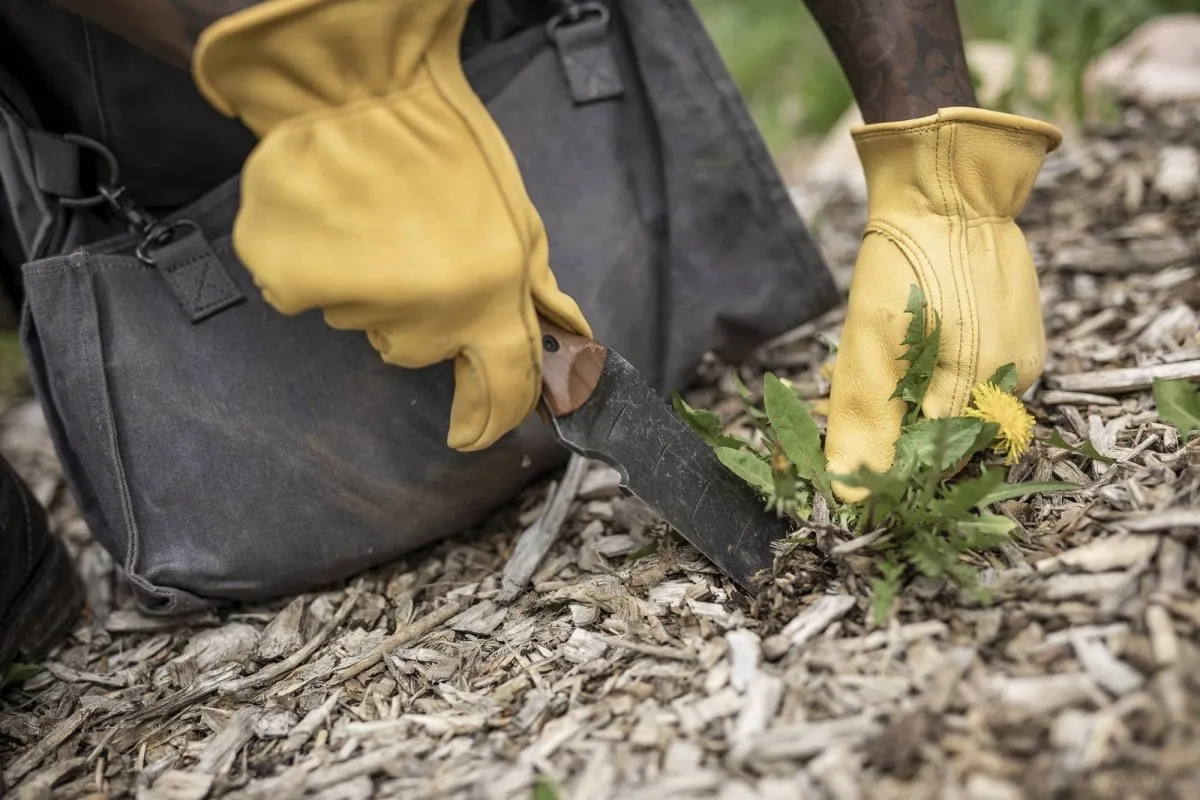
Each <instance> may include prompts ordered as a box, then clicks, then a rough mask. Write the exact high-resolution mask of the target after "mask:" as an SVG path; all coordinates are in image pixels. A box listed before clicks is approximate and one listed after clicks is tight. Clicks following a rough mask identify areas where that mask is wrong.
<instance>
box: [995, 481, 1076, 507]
mask: <svg viewBox="0 0 1200 800" xmlns="http://www.w3.org/2000/svg"><path fill="white" fill-rule="evenodd" d="M1082 488H1083V487H1082V486H1080V485H1079V484H1077V483H1063V482H1062V481H1047V482H1044V483H1038V482H1034V481H1030V482H1029V483H1005V484H1001V485H999V486H997V487H996V488H995V489H993V490H992V491H990V492H988V494H987V496H986V497H984V498H983V499H982V500H980V501H979V503H978V505H979V506H980V507H983V506H990V505H991V504H992V503H1000V502H1003V501H1005V500H1012V499H1013V498H1014V497H1025V496H1026V495H1030V494H1046V493H1048V492H1074V491H1076V490H1078V489H1082Z"/></svg>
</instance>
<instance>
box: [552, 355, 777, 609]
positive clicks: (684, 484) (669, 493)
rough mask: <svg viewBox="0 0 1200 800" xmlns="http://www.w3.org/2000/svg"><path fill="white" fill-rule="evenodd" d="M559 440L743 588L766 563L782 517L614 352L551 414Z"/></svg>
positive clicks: (752, 583) (749, 587)
mask: <svg viewBox="0 0 1200 800" xmlns="http://www.w3.org/2000/svg"><path fill="white" fill-rule="evenodd" d="M551 419H552V423H551V424H552V425H553V426H554V429H555V431H556V433H557V436H558V439H559V441H561V442H562V444H563V445H564V446H565V447H567V448H568V449H570V450H572V451H574V452H576V453H579V454H580V455H582V456H585V457H587V458H594V459H597V460H599V461H603V462H605V463H607V464H609V465H611V466H612V467H614V468H615V469H617V471H618V472H620V473H621V477H622V486H623V487H624V488H625V489H626V490H628V491H630V492H632V493H633V494H635V495H637V496H638V497H640V498H641V499H642V500H643V501H645V503H646V504H647V505H649V506H650V507H651V508H652V509H654V511H655V512H656V513H657V514H658V515H659V516H661V517H662V518H663V520H665V521H666V522H667V523H668V524H670V525H671V526H672V527H673V528H675V530H677V531H679V533H680V534H681V535H682V536H683V537H684V538H685V539H687V540H688V541H689V542H691V543H692V544H693V545H694V546H695V547H696V548H697V549H698V550H700V552H702V553H703V554H704V555H705V556H707V557H708V558H709V560H711V561H712V562H713V563H714V564H715V565H716V566H717V567H718V568H719V569H721V570H722V571H723V572H725V573H727V574H728V575H729V576H730V577H731V578H732V579H733V580H734V581H735V582H736V583H737V584H738V585H739V586H741V587H742V588H743V589H745V590H747V591H753V590H754V588H755V583H756V581H755V576H756V574H757V573H759V572H760V571H762V570H766V569H769V568H770V567H771V563H772V559H773V553H772V551H771V543H772V542H776V541H779V540H780V539H783V538H785V537H786V536H787V535H788V534H789V533H790V532H791V530H792V526H791V523H790V522H789V520H788V519H787V518H780V517H778V516H776V515H774V514H772V513H770V512H768V511H767V510H766V507H765V500H764V499H763V498H762V497H761V496H760V495H759V494H758V492H756V491H755V490H754V489H753V488H752V487H750V486H749V485H748V484H746V483H745V482H744V481H742V480H741V479H740V478H738V477H737V476H736V475H734V474H733V473H732V472H730V471H729V470H728V469H727V468H726V467H725V465H724V464H722V463H721V462H720V461H719V460H718V459H717V457H716V455H715V454H714V453H713V451H712V448H710V447H709V446H708V445H707V444H706V443H705V442H704V441H703V440H701V439H700V438H699V437H698V436H697V435H696V434H695V433H694V432H693V431H692V430H691V428H689V427H688V426H687V424H686V423H685V422H684V421H683V420H681V419H680V418H679V417H678V416H677V415H676V414H675V411H674V409H672V408H671V407H670V406H669V405H667V404H666V403H665V402H664V401H663V400H662V399H661V398H660V397H659V396H658V395H657V394H655V392H654V391H653V390H652V389H651V388H650V387H649V386H648V385H647V384H646V382H645V381H644V380H643V379H642V377H641V376H640V375H639V374H638V372H637V370H635V369H634V368H633V365H631V364H630V363H629V362H628V361H626V360H625V359H624V358H623V357H622V356H621V355H620V354H619V353H616V352H614V351H612V350H609V351H608V354H607V356H606V357H605V361H604V368H603V370H602V372H601V374H600V380H599V382H598V383H597V384H596V389H595V391H593V392H592V394H591V396H590V397H589V398H588V399H587V401H586V402H585V403H584V404H583V405H582V406H580V407H579V408H578V409H576V410H575V411H572V412H570V413H569V414H565V415H563V416H561V417H553V416H551Z"/></svg>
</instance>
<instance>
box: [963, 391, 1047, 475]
mask: <svg viewBox="0 0 1200 800" xmlns="http://www.w3.org/2000/svg"><path fill="white" fill-rule="evenodd" d="M971 396H972V397H973V398H974V400H975V407H974V408H968V409H967V410H966V412H965V413H966V415H967V416H968V417H974V418H976V419H981V420H983V421H984V422H994V423H996V425H998V426H999V428H1000V430H999V431H998V432H997V433H996V445H995V450H996V452H998V453H1004V454H1005V459H1004V463H1005V464H1010V465H1011V464H1015V463H1017V460H1018V459H1020V458H1021V456H1022V455H1023V454H1024V453H1025V451H1026V450H1028V449H1029V443H1030V442H1031V441H1033V424H1034V422H1035V420H1034V418H1033V415H1032V414H1030V413H1029V412H1028V411H1026V410H1025V405H1024V404H1023V403H1022V402H1021V401H1020V400H1018V399H1017V398H1016V397H1013V396H1012V395H1011V394H1009V393H1008V392H1006V391H1004V390H1003V389H1001V388H1000V387H999V386H997V385H996V384H994V383H981V384H980V385H978V386H976V387H975V388H974V389H973V390H972V392H971Z"/></svg>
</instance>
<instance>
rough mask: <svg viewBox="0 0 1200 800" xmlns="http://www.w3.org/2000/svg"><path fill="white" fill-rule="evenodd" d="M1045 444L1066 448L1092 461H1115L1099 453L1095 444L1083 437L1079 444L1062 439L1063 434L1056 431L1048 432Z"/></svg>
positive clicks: (1106, 462) (1110, 462)
mask: <svg viewBox="0 0 1200 800" xmlns="http://www.w3.org/2000/svg"><path fill="white" fill-rule="evenodd" d="M1047 444H1049V445H1050V446H1051V447H1057V448H1059V449H1060V450H1066V451H1067V452H1070V453H1074V454H1075V455H1078V456H1085V457H1087V458H1090V459H1092V460H1093V461H1101V462H1103V463H1105V464H1112V463H1114V462H1115V459H1112V458H1109V457H1108V456H1106V455H1101V453H1100V451H1099V450H1097V449H1096V446H1095V445H1094V444H1092V443H1091V441H1090V440H1088V439H1084V440H1083V442H1082V443H1080V444H1071V443H1070V442H1068V441H1067V440H1066V439H1064V438H1063V435H1062V434H1061V433H1059V432H1058V431H1054V432H1053V433H1051V434H1050V439H1049V440H1048V441H1047Z"/></svg>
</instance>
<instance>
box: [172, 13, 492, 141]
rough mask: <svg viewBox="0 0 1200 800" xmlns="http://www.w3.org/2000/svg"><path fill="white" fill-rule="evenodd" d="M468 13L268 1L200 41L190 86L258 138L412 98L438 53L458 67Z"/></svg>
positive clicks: (213, 29)
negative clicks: (339, 110)
mask: <svg viewBox="0 0 1200 800" xmlns="http://www.w3.org/2000/svg"><path fill="white" fill-rule="evenodd" d="M470 5H471V0H268V2H265V3H261V4H259V5H255V6H251V7H249V8H247V9H245V10H243V11H239V12H237V13H235V14H231V15H229V16H227V17H223V18H221V19H219V20H217V21H216V22H215V23H213V24H212V25H210V26H209V27H208V28H206V29H205V30H204V31H203V32H202V33H201V34H200V37H199V40H198V42H197V44H196V49H195V52H194V54H193V57H192V77H193V80H194V81H195V83H196V86H197V87H198V88H199V90H200V93H201V94H202V95H203V96H204V98H205V99H206V100H207V101H208V102H209V103H210V104H211V105H212V106H213V107H214V108H216V109H217V110H218V111H220V112H221V113H223V114H225V115H226V116H229V117H238V118H240V119H241V120H242V121H243V122H244V123H246V125H247V126H248V127H249V128H250V129H251V130H253V131H254V132H255V133H256V134H258V135H259V136H260V137H261V136H264V135H265V134H266V133H267V132H268V131H269V130H271V129H272V128H274V127H276V126H277V125H279V124H280V123H281V122H284V121H285V120H288V119H291V118H294V117H298V116H302V115H306V114H310V113H313V112H317V111H321V110H323V109H327V108H330V107H338V106H344V105H348V104H351V103H355V102H360V101H363V100H369V99H371V98H378V97H383V96H385V95H389V94H394V93H395V92H397V91H401V90H403V89H405V88H406V87H408V86H409V85H411V84H412V82H413V80H414V79H415V77H416V75H417V73H418V71H419V69H420V67H421V64H422V62H423V61H425V60H427V59H428V58H430V57H431V51H433V50H434V49H435V48H436V50H437V51H439V52H438V53H437V54H436V57H437V58H438V59H439V60H446V61H449V60H450V59H453V61H454V62H455V63H457V61H458V58H459V52H458V48H459V41H460V37H461V36H462V30H463V27H464V25H465V24H466V16H467V9H468V8H469V6H470ZM441 51H447V52H444V53H443V52H441Z"/></svg>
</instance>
